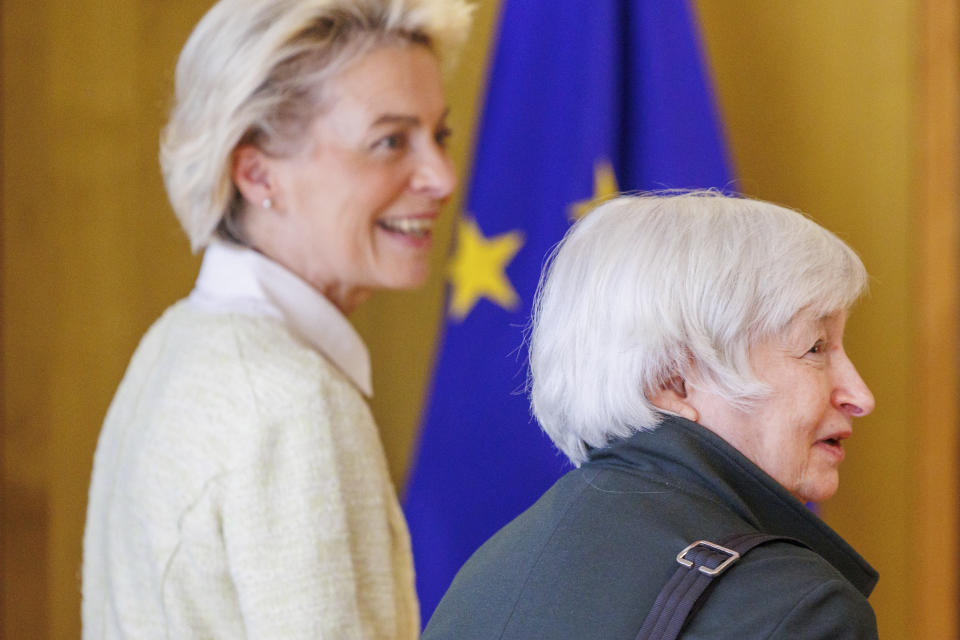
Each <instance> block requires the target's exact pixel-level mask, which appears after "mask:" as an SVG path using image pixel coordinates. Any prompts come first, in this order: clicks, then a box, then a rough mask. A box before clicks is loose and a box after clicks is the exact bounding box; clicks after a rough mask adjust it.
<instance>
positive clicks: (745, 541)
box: [636, 532, 806, 640]
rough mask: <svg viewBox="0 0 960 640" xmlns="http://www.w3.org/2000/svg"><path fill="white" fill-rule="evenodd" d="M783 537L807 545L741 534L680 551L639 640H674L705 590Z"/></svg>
mask: <svg viewBox="0 0 960 640" xmlns="http://www.w3.org/2000/svg"><path fill="white" fill-rule="evenodd" d="M775 540H780V541H783V542H790V543H792V544H797V545H800V546H806V545H804V544H803V543H802V542H800V541H799V540H795V539H793V538H787V537H785V536H774V535H769V534H765V533H757V532H750V533H738V534H734V535H731V536H727V537H725V538H721V539H720V540H719V542H711V541H709V540H698V541H696V542H694V543H692V544H690V545H689V546H687V548H686V549H684V550H683V551H681V552H680V553H679V554H677V563H678V564H679V565H680V566H679V567H677V570H676V571H675V572H674V574H673V576H672V577H671V578H670V580H669V581H668V582H667V584H666V585H665V586H664V587H663V589H662V590H661V591H660V594H659V595H658V596H657V600H656V602H655V603H654V605H653V608H652V609H651V610H650V613H649V614H648V615H647V618H646V620H644V622H643V627H641V628H640V633H638V634H637V638H636V640H674V639H675V638H677V637H678V636H679V635H680V630H681V629H682V628H683V625H684V623H685V622H686V621H687V618H689V617H690V614H691V612H692V611H693V608H694V606H696V604H697V603H698V602H699V601H700V600H701V599H704V591H706V589H707V587H709V586H710V585H711V584H713V583H714V582H715V581H716V580H717V579H718V578H719V577H720V576H722V575H723V574H724V572H725V571H726V570H727V569H729V568H730V566H731V565H733V564H734V563H735V562H737V561H738V560H739V559H740V558H741V557H742V556H743V555H744V554H746V553H747V552H748V551H750V550H751V549H753V548H755V547H758V546H760V545H762V544H766V543H767V542H773V541H775Z"/></svg>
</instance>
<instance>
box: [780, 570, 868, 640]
mask: <svg viewBox="0 0 960 640" xmlns="http://www.w3.org/2000/svg"><path fill="white" fill-rule="evenodd" d="M770 638H771V639H777V640H780V639H782V640H787V639H797V638H802V639H804V640H815V639H816V640H820V639H822V640H875V639H876V638H877V620H876V617H875V616H874V613H873V608H872V607H871V606H870V604H869V603H868V602H867V600H866V598H864V597H863V596H862V595H861V594H860V593H859V592H858V591H857V590H856V589H854V588H853V586H852V585H850V584H849V583H848V582H846V581H844V580H840V579H837V580H830V581H828V582H824V583H822V584H819V585H815V586H814V587H813V588H811V589H809V590H808V591H807V592H806V593H804V594H801V597H800V599H799V601H798V602H797V604H796V606H795V607H793V609H792V610H790V612H789V613H788V614H787V615H786V617H784V618H783V619H782V620H781V622H780V623H779V625H777V627H776V628H775V629H774V631H773V633H771V634H770Z"/></svg>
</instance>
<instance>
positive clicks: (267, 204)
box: [260, 198, 273, 209]
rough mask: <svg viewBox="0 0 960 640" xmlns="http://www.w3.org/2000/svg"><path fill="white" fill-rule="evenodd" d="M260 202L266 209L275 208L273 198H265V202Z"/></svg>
mask: <svg viewBox="0 0 960 640" xmlns="http://www.w3.org/2000/svg"><path fill="white" fill-rule="evenodd" d="M260 204H261V205H262V206H263V208H264V209H272V208H273V200H271V199H270V198H264V199H263V202H261V203H260Z"/></svg>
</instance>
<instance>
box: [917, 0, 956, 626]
mask: <svg viewBox="0 0 960 640" xmlns="http://www.w3.org/2000/svg"><path fill="white" fill-rule="evenodd" d="M921 6H922V10H921V13H920V20H919V34H920V52H919V62H918V66H917V72H918V91H917V100H918V118H917V136H918V140H917V144H918V148H919V151H918V154H917V156H918V157H917V160H918V163H917V164H918V168H919V174H918V185H917V188H918V193H917V217H916V224H917V231H916V234H915V236H914V237H915V243H914V255H915V257H916V258H915V259H916V266H915V270H914V280H913V283H914V286H915V294H914V295H915V311H916V317H917V335H916V352H915V353H916V356H915V361H914V363H913V365H914V371H915V378H914V381H915V385H916V386H915V389H916V399H915V402H916V423H915V425H914V429H915V433H916V442H917V446H916V449H915V453H916V455H915V457H914V459H913V460H912V464H913V466H914V468H915V470H916V484H915V495H916V499H915V507H914V511H913V513H914V514H915V516H916V517H915V518H914V519H913V530H914V531H913V535H914V538H913V544H912V545H910V547H909V548H910V549H911V550H916V551H918V552H915V553H911V554H910V555H911V556H912V557H913V558H914V559H915V567H914V570H913V573H912V575H911V582H910V584H909V588H910V591H911V593H910V596H911V601H912V602H913V603H914V605H915V609H914V610H915V612H916V613H915V616H916V617H915V622H916V624H915V626H914V628H913V630H912V631H913V634H914V637H917V638H957V637H960V612H958V603H960V578H958V573H960V551H958V545H957V540H958V537H960V513H958V510H960V491H958V489H960V435H958V434H960V362H958V359H960V331H958V323H960V184H958V179H960V7H958V6H957V3H956V2H955V0H924V2H922V3H921ZM933 550H935V551H933ZM925 551H933V552H932V553H928V552H925Z"/></svg>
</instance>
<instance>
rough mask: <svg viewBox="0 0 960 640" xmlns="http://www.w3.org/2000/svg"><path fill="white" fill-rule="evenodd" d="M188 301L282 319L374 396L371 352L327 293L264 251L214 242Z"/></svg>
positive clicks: (213, 310)
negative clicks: (328, 297) (311, 284)
mask: <svg viewBox="0 0 960 640" xmlns="http://www.w3.org/2000/svg"><path fill="white" fill-rule="evenodd" d="M189 301H190V304H191V305H194V306H195V307H197V308H199V309H202V310H203V311H206V312H208V313H241V314H244V315H252V316H267V317H272V318H277V319H279V320H282V321H283V322H284V323H286V324H287V325H288V326H289V327H290V328H291V329H292V330H293V331H295V332H296V333H297V334H298V335H300V337H302V338H303V339H304V340H306V341H307V342H308V343H309V344H310V345H312V346H313V347H314V348H315V349H317V350H318V351H319V352H321V353H322V354H324V355H325V356H326V357H327V358H328V359H329V360H330V361H331V362H332V363H333V364H334V365H335V366H336V367H337V368H338V369H340V371H341V372H343V373H344V374H345V375H346V376H347V378H349V380H350V381H351V382H352V383H353V384H354V385H355V386H356V387H357V388H358V389H359V390H360V391H361V392H362V393H363V394H364V395H365V396H367V397H371V396H372V395H373V384H372V382H371V372H370V354H369V352H368V351H367V347H366V345H365V344H364V343H363V340H362V339H361V338H360V335H359V334H358V333H357V331H356V330H355V329H354V328H353V325H351V324H350V322H349V321H348V320H347V318H346V317H345V316H344V315H343V313H341V312H340V310H339V309H337V307H336V306H335V305H334V304H333V303H332V302H330V300H328V299H327V298H326V296H324V295H323V294H322V293H320V292H319V291H317V290H316V289H314V288H313V287H312V286H310V285H309V284H308V283H307V282H305V281H304V280H302V279H301V278H300V277H299V276H297V275H296V274H294V273H293V272H291V271H289V270H288V269H286V268H285V267H283V266H281V265H280V264H278V263H276V262H274V261H273V260H271V259H270V258H268V257H266V256H265V255H263V254H262V253H258V252H257V251H254V250H253V249H248V248H246V247H241V246H239V245H236V244H231V243H228V242H225V241H222V240H214V241H213V242H211V244H210V246H208V247H207V249H206V252H205V253H204V255H203V265H202V266H201V267H200V273H199V275H198V276H197V282H196V285H195V286H194V289H193V291H192V292H190V297H189Z"/></svg>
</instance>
